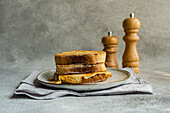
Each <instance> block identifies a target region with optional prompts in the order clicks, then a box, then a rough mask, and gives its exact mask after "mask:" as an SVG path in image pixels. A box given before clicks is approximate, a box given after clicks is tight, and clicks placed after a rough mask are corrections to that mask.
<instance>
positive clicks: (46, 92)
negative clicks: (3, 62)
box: [14, 68, 153, 100]
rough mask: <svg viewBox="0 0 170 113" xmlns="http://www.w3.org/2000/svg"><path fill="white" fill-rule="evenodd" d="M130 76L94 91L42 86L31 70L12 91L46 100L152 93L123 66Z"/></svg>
mask: <svg viewBox="0 0 170 113" xmlns="http://www.w3.org/2000/svg"><path fill="white" fill-rule="evenodd" d="M123 70H126V71H128V72H129V73H130V74H131V77H130V78H129V79H128V80H127V81H126V82H125V83H124V84H121V85H119V86H116V87H111V88H108V89H103V90H97V91H96V90H95V91H73V90H69V89H56V88H55V89H54V88H49V87H46V86H43V85H41V84H39V83H38V81H37V80H36V77H37V75H38V74H39V73H40V72H39V71H33V72H32V73H31V74H30V75H29V76H28V77H27V78H26V79H24V80H23V81H22V82H21V84H20V85H19V87H18V88H17V89H16V90H15V91H14V94H16V95H21V94H22V95H27V96H29V97H31V98H33V99H39V100H48V99H55V98H58V97H63V96H67V95H69V96H70V95H72V96H80V97H81V96H102V95H125V94H153V90H152V86H151V85H150V84H149V83H148V82H146V81H144V80H143V79H142V78H140V77H136V74H135V73H134V71H133V68H124V69H123Z"/></svg>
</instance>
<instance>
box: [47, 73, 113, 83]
mask: <svg viewBox="0 0 170 113" xmlns="http://www.w3.org/2000/svg"><path fill="white" fill-rule="evenodd" d="M110 76H112V75H111V73H110V72H108V71H107V72H94V73H87V74H74V75H58V74H54V75H53V76H52V78H50V79H49V83H54V84H62V83H69V84H82V83H95V82H102V81H105V80H106V79H107V78H108V77H110Z"/></svg>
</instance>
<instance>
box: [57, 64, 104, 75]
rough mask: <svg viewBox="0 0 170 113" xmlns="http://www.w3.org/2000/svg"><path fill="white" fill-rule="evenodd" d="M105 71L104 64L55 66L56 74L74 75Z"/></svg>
mask: <svg viewBox="0 0 170 113" xmlns="http://www.w3.org/2000/svg"><path fill="white" fill-rule="evenodd" d="M104 71H106V66H105V63H98V64H70V65H56V72H57V74H76V73H79V74H80V73H92V72H104Z"/></svg>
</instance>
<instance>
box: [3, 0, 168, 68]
mask: <svg viewBox="0 0 170 113" xmlns="http://www.w3.org/2000/svg"><path fill="white" fill-rule="evenodd" d="M131 12H134V13H135V17H138V18H139V19H140V21H141V28H140V30H139V33H138V35H139V37H140V40H139V41H138V43H137V49H138V53H139V55H140V66H141V67H145V66H146V64H147V65H149V66H155V65H156V66H157V69H159V68H164V67H165V68H166V66H165V65H168V64H169V63H170V60H169V56H170V44H169V43H170V40H169V38H170V32H169V31H170V24H169V22H170V1H169V0H36V1H35V0H1V1H0V59H1V60H0V66H1V67H2V68H6V67H8V68H9V67H27V68H28V67H40V66H45V65H48V66H49V67H54V66H55V65H54V63H53V62H54V54H56V53H59V52H61V51H68V50H75V49H83V50H102V49H103V45H102V43H101V38H102V37H103V36H105V35H107V32H108V31H110V30H111V31H113V35H115V36H117V37H118V38H119V44H118V46H117V49H118V52H117V59H118V63H119V67H121V62H122V55H123V52H124V48H125V43H124V41H123V40H122V37H123V36H124V31H123V28H122V22H123V20H124V19H125V18H128V17H129V14H130V13H131ZM43 61H46V63H45V62H43ZM41 62H43V63H41ZM157 64H159V65H157ZM160 64H162V65H160Z"/></svg>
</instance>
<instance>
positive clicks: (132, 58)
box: [122, 18, 140, 73]
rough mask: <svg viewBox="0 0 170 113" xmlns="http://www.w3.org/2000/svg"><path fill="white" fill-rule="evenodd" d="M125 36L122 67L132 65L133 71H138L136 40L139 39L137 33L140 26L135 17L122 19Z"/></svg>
mask: <svg viewBox="0 0 170 113" xmlns="http://www.w3.org/2000/svg"><path fill="white" fill-rule="evenodd" d="M123 28H124V32H125V36H124V37H123V40H124V41H125V43H126V47H125V51H124V54H123V57H122V59H123V61H122V66H123V67H133V69H134V72H135V73H139V55H138V52H137V48H136V42H137V41H138V40H139V37H138V35H137V32H138V29H139V28H140V21H139V19H137V18H127V19H125V20H124V21H123Z"/></svg>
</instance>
